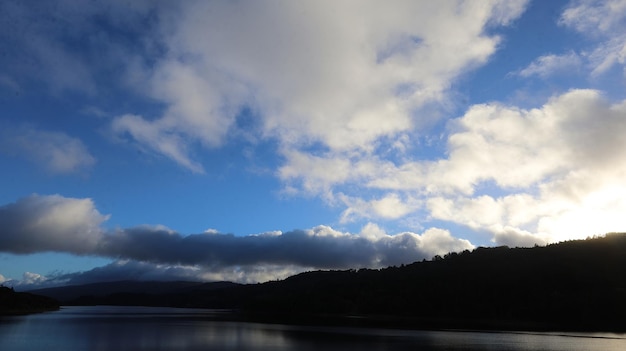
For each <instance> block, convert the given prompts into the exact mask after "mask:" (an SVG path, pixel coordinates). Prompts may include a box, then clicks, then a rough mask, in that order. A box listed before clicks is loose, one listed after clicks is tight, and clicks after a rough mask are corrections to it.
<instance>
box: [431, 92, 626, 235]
mask: <svg viewBox="0 0 626 351" xmlns="http://www.w3.org/2000/svg"><path fill="white" fill-rule="evenodd" d="M625 106H626V101H625V102H620V103H617V104H610V103H608V102H607V101H606V100H605V99H604V98H602V96H601V95H600V94H599V93H598V92H597V91H592V90H573V91H570V92H568V93H566V94H563V95H561V96H557V97H555V98H553V99H551V100H550V101H549V102H548V103H547V104H546V105H544V106H543V107H541V108H540V109H532V110H521V109H516V108H511V107H505V106H500V105H497V104H487V105H478V106H474V107H472V108H471V109H470V110H469V111H467V113H466V114H465V115H464V116H463V117H461V118H460V119H459V120H458V121H456V122H455V123H454V126H455V128H456V132H455V133H453V134H451V135H450V137H449V147H450V156H449V158H448V159H446V160H442V161H439V162H438V163H437V164H436V165H432V167H430V171H431V172H433V173H431V174H430V175H429V176H430V177H431V178H427V179H429V180H431V181H433V182H437V181H438V182H439V185H438V188H439V192H440V195H439V196H433V197H430V198H429V199H428V201H427V204H428V205H427V207H428V209H429V211H430V213H431V215H432V216H433V217H434V218H438V219H443V220H447V221H453V222H456V223H461V224H464V225H467V226H469V227H470V228H473V229H476V230H483V231H489V232H491V233H494V240H495V241H496V242H500V243H504V242H506V243H507V244H512V243H513V242H517V243H518V244H519V245H525V244H528V243H530V242H532V241H533V240H531V239H530V237H529V235H528V234H533V235H534V241H535V242H536V243H539V244H541V243H545V242H551V241H559V240H565V239H568V238H581V237H582V238H584V237H586V236H589V235H594V234H602V233H605V232H609V231H620V230H624V229H626V228H624V224H623V223H622V222H621V220H620V215H619V213H620V212H621V211H624V210H626V207H625V205H626V203H625V202H624V201H623V200H621V194H623V193H624V186H623V184H622V182H621V180H620V179H622V177H623V176H624V174H626V168H624V166H623V162H621V160H622V158H623V157H626V155H625V154H624V152H623V150H624V147H625V146H626V144H625V141H624V140H623V138H622V137H621V135H623V133H624V132H626V108H625ZM447 173H453V174H456V175H460V176H458V177H456V178H453V179H450V178H447V179H446V178H445V177H444V178H442V176H443V175H444V174H447ZM442 180H443V183H442ZM487 183H492V184H493V186H494V187H495V189H494V191H498V192H501V193H502V195H500V196H496V195H487V194H475V192H476V190H477V188H478V187H479V185H481V184H487ZM435 184H437V183H435ZM448 189H456V191H451V192H448V195H445V194H446V192H447V190H448ZM516 238H518V239H519V240H517V239H516Z"/></svg>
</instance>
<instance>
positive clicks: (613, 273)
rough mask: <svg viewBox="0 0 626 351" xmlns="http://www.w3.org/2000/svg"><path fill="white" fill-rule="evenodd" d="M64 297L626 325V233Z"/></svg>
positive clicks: (308, 315)
mask: <svg viewBox="0 0 626 351" xmlns="http://www.w3.org/2000/svg"><path fill="white" fill-rule="evenodd" d="M172 284H174V285H175V283H172ZM119 285H120V286H123V285H124V284H122V283H119ZM131 285H132V284H131ZM174 285H172V286H174ZM66 288H67V289H79V287H66ZM102 291H104V290H102ZM38 292H39V293H41V294H43V295H46V291H45V290H39V291H38ZM49 296H52V295H49ZM63 303H72V304H123V305H129V304H133V305H134V304H138V305H149V306H177V307H203V308H227V309H235V310H237V311H238V318H245V319H247V320H254V321H259V322H280V323H308V324H341V325H354V326H386V327H402V328H425V329H441V328H458V329H496V330H507V329H508V330H543V331H547V330H551V331H556V330H562V331H616V332H617V331H619V332H626V234H623V233H613V234H607V235H606V236H604V237H599V238H590V239H587V240H576V241H567V242H562V243H558V244H553V245H548V246H545V247H543V246H542V247H539V246H537V247H534V248H509V247H506V246H502V247H491V248H485V247H479V248H477V249H475V250H473V251H463V252H459V253H449V254H446V255H444V256H443V257H441V256H435V257H434V258H433V259H432V260H430V261H422V262H416V263H412V264H409V265H402V266H400V267H389V268H384V269H380V270H378V269H358V270H357V269H352V270H343V271H315V272H308V273H302V274H298V275H295V276H292V277H290V278H287V279H285V280H283V281H273V282H267V283H263V284H249V285H237V284H233V283H209V284H204V285H197V286H191V285H190V286H188V287H187V288H186V289H182V290H172V291H166V292H161V293H151V292H150V291H145V290H143V291H141V292H137V291H135V292H133V291H130V290H129V289H126V290H125V289H122V288H120V289H117V291H115V292H111V293H110V294H108V295H97V294H91V295H89V296H82V297H80V298H78V299H74V300H71V301H68V300H63Z"/></svg>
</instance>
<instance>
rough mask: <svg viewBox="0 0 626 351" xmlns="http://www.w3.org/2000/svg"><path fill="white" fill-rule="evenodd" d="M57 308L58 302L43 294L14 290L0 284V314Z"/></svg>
mask: <svg viewBox="0 0 626 351" xmlns="http://www.w3.org/2000/svg"><path fill="white" fill-rule="evenodd" d="M58 309H59V302H58V301H56V300H54V299H52V298H49V297H45V296H40V295H35V294H30V293H25V292H16V291H14V290H13V289H11V288H7V287H4V286H0V316H2V315H16V314H28V313H38V312H46V311H54V310H58Z"/></svg>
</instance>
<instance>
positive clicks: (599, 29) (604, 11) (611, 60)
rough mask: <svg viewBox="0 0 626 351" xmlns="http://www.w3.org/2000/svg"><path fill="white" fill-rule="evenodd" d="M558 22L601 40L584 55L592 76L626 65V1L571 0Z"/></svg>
mask: <svg viewBox="0 0 626 351" xmlns="http://www.w3.org/2000/svg"><path fill="white" fill-rule="evenodd" d="M559 23H560V24H561V25H564V26H567V27H571V28H573V29H575V30H576V31H578V32H580V33H582V34H584V35H586V36H589V37H593V38H599V39H600V40H601V41H600V42H599V44H597V46H596V47H595V48H593V49H592V50H591V51H590V52H588V53H586V56H587V57H588V60H589V64H590V65H591V73H592V75H599V74H602V73H604V72H607V71H608V70H609V69H610V68H612V67H613V66H615V65H617V64H619V65H624V64H625V63H626V1H624V0H607V1H593V0H587V1H573V2H572V4H571V5H570V6H568V7H567V8H566V9H565V10H564V11H563V13H562V15H561V18H560V20H559Z"/></svg>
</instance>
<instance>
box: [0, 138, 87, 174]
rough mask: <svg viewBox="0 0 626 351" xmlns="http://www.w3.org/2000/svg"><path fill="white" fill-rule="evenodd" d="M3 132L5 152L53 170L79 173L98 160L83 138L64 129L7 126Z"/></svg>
mask: <svg viewBox="0 0 626 351" xmlns="http://www.w3.org/2000/svg"><path fill="white" fill-rule="evenodd" d="M0 136H1V137H2V140H1V141H0V151H1V152H3V153H5V154H9V155H14V156H19V157H24V158H26V159H29V160H31V161H33V162H35V163H37V165H38V166H41V167H43V168H45V169H47V170H48V171H49V172H52V173H58V174H64V173H65V174H66V173H76V172H80V171H82V170H85V169H88V168H90V167H92V166H93V165H94V164H95V162H96V159H95V158H94V157H93V156H92V155H91V154H90V153H89V151H88V150H87V147H86V146H85V145H84V144H83V143H82V141H80V139H77V138H74V137H71V136H69V135H67V134H65V133H62V132H53V131H45V130H40V129H36V128H33V127H21V128H13V127H6V128H4V130H3V131H2V132H0Z"/></svg>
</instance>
